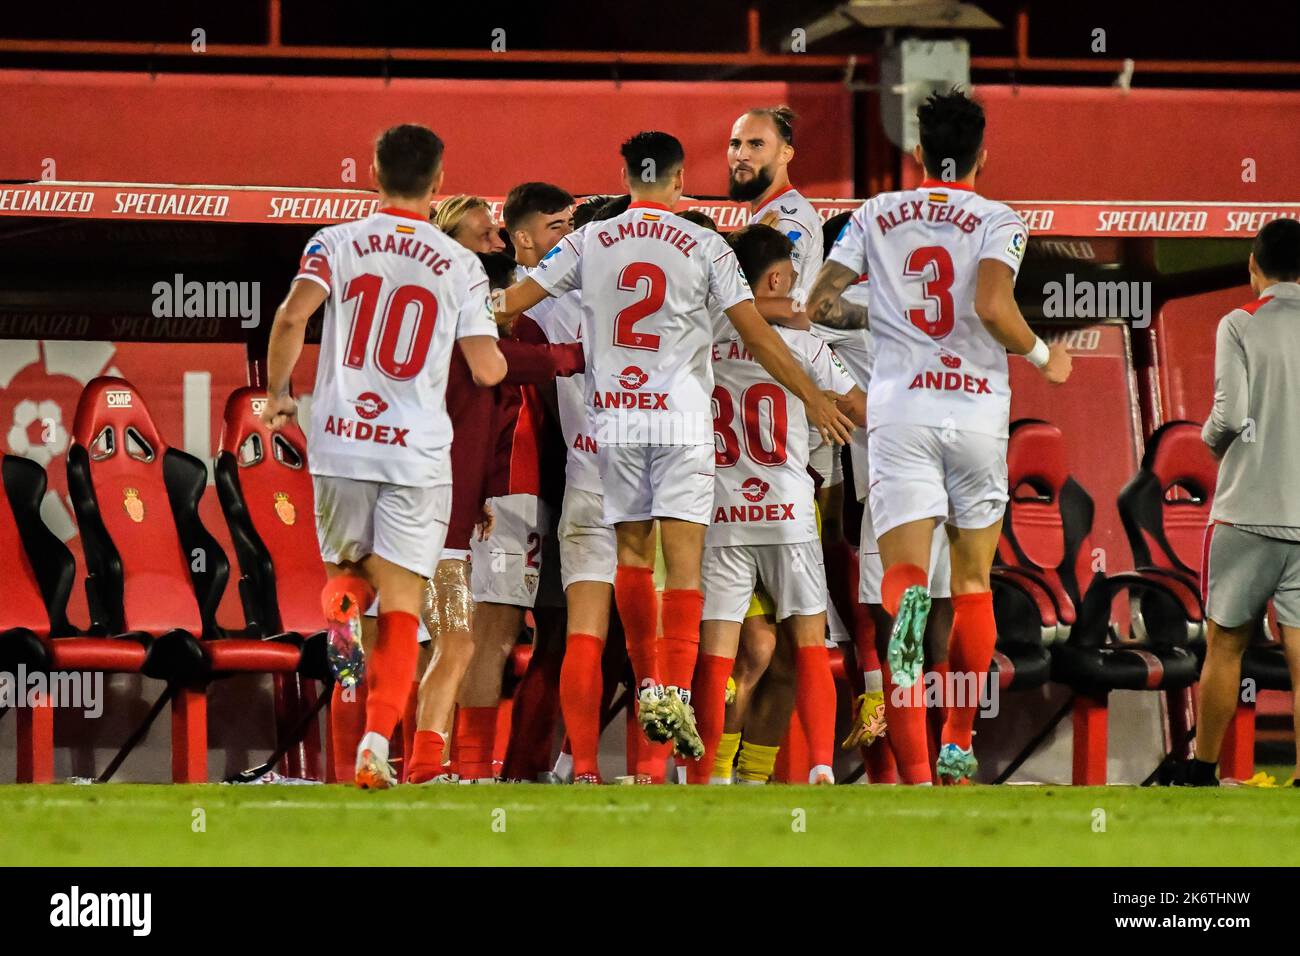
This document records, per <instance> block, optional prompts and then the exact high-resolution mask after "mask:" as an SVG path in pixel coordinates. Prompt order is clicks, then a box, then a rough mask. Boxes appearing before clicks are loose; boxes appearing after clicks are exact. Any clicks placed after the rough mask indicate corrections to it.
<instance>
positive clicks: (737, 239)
mask: <svg viewBox="0 0 1300 956" xmlns="http://www.w3.org/2000/svg"><path fill="white" fill-rule="evenodd" d="M727 242H729V243H730V244H731V248H732V250H733V251H734V252H735V253H736V259H737V261H738V262H739V263H740V270H741V271H742V272H744V273H745V279H746V281H748V282H749V284H750V285H751V286H752V285H753V284H754V283H755V282H757V281H758V280H759V279H761V278H763V274H764V273H765V272H767V270H768V269H770V268H772V266H774V265H776V264H777V263H778V262H788V261H789V260H790V257H791V256H792V255H794V243H793V242H791V241H790V239H789V237H787V236H785V235H783V234H782V233H781V232H780V231H779V230H777V229H773V228H772V227H771V226H765V225H763V224H762V223H761V222H756V223H753V224H752V225H748V226H746V227H745V228H743V229H737V230H736V231H735V232H733V233H732V234H731V235H729V236H727Z"/></svg>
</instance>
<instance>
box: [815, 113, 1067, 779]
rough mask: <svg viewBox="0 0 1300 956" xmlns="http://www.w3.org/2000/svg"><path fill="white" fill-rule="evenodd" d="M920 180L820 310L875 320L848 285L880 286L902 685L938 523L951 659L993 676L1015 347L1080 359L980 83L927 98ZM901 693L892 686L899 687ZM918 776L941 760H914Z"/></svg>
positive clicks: (953, 759) (877, 375)
mask: <svg viewBox="0 0 1300 956" xmlns="http://www.w3.org/2000/svg"><path fill="white" fill-rule="evenodd" d="M917 117H918V119H919V121H920V143H919V144H918V145H917V147H916V149H915V151H914V154H913V155H914V156H915V158H916V160H917V161H918V162H919V163H921V165H922V166H923V167H924V169H925V172H926V176H927V178H926V179H925V180H924V181H923V182H922V183H921V184H920V186H919V187H917V188H915V189H910V190H903V191H901V192H893V193H882V194H881V195H879V196H876V197H874V198H872V199H869V200H868V201H867V202H866V203H864V204H863V205H862V207H861V208H860V209H858V211H857V212H855V213H854V214H853V217H852V218H851V219H850V220H849V224H848V227H847V228H846V229H845V230H844V232H843V233H842V234H841V236H840V238H839V240H838V241H837V242H836V244H835V246H834V248H833V249H832V250H831V254H830V256H829V257H828V259H827V261H826V263H825V265H823V266H822V269H821V272H820V273H819V274H818V276H817V279H816V281H815V283H814V284H813V289H812V291H811V293H810V294H809V297H808V312H809V314H810V317H811V318H812V320H813V321H814V322H816V323H819V324H824V325H829V326H831V327H839V328H845V327H851V326H852V325H854V324H859V325H861V324H865V320H864V318H862V317H861V316H860V310H855V309H851V308H848V309H846V308H845V307H843V305H842V303H841V298H840V294H841V293H842V292H843V291H844V289H845V288H847V287H848V285H849V284H850V283H851V282H853V281H854V280H855V279H857V278H858V277H859V276H861V275H863V274H866V275H869V276H870V281H869V283H868V286H869V288H868V295H869V305H868V310H869V313H870V316H871V330H872V335H873V339H874V345H875V349H876V359H875V363H874V365H873V368H872V371H873V374H872V378H871V384H870V390H869V393H868V402H867V409H868V429H869V433H870V439H869V443H868V450H867V455H868V468H869V475H870V483H869V491H868V503H869V506H870V509H871V521H872V525H873V527H874V529H875V531H876V534H877V536H878V538H879V543H880V555H881V559H882V562H883V564H884V568H885V571H884V576H883V578H882V581H881V602H882V604H883V605H884V608H885V611H886V612H887V613H888V614H890V615H891V617H893V619H894V626H893V630H892V632H891V634H890V639H889V645H888V655H887V661H886V663H887V665H888V674H887V675H886V676H887V682H892V684H894V685H896V686H898V687H900V688H908V687H911V686H912V685H913V684H915V683H916V681H917V680H918V678H919V677H920V675H921V668H922V663H923V644H924V634H925V624H926V618H927V615H928V614H929V610H930V593H929V590H928V585H929V575H928V572H927V568H928V567H929V566H930V556H931V547H932V539H933V532H934V527H935V523H936V522H943V523H944V524H945V526H946V528H945V529H946V532H947V535H948V540H949V544H950V547H951V562H952V581H951V586H952V594H953V625H952V635H951V639H950V642H949V667H950V668H951V670H952V672H953V673H956V674H963V675H977V681H976V682H975V684H974V686H979V687H982V686H983V685H984V680H985V679H986V678H987V673H988V669H989V663H990V661H991V659H992V655H993V645H994V642H995V640H996V637H997V627H996V623H995V621H994V618H993V596H992V593H991V592H990V590H989V571H990V568H991V567H992V564H993V556H994V553H995V551H996V548H997V541H998V535H999V534H1000V532H1001V528H1002V515H1003V512H1004V510H1005V507H1006V501H1007V470H1006V468H1007V466H1006V449H1007V424H1008V418H1009V415H1010V408H1011V389H1010V385H1009V382H1008V375H1007V353H1008V352H1011V353H1013V354H1016V355H1022V356H1024V357H1025V358H1027V359H1028V360H1029V361H1030V362H1032V363H1033V365H1034V366H1035V367H1036V368H1038V369H1039V370H1040V371H1041V372H1042V373H1043V375H1044V377H1046V379H1047V380H1048V381H1049V382H1051V383H1053V384H1060V383H1062V382H1064V381H1065V380H1066V379H1067V378H1068V377H1069V374H1070V355H1069V353H1068V352H1067V351H1066V350H1065V349H1064V347H1062V346H1060V345H1056V346H1053V347H1051V348H1050V349H1049V348H1048V346H1047V344H1046V343H1045V342H1043V340H1042V339H1040V338H1039V337H1038V336H1036V335H1035V334H1034V333H1033V331H1032V330H1030V328H1029V325H1028V323H1027V322H1026V321H1025V319H1024V316H1023V315H1021V313H1020V309H1019V307H1018V306H1017V305H1016V299H1015V279H1016V274H1017V272H1018V271H1019V269H1020V262H1021V259H1022V258H1023V256H1024V252H1025V245H1026V243H1027V241H1028V231H1027V229H1026V227H1025V224H1024V223H1023V222H1022V221H1021V219H1020V217H1019V216H1017V215H1016V213H1015V212H1014V211H1013V210H1011V209H1010V208H1009V207H1007V206H1005V205H1003V204H1002V203H998V202H994V201H992V200H989V199H985V198H984V197H982V196H980V195H979V194H978V193H976V192H975V178H976V176H977V175H978V173H979V171H980V168H981V167H982V166H983V165H984V163H985V161H986V159H987V156H988V153H987V151H986V150H985V149H984V147H983V140H984V111H983V110H982V109H981V108H980V107H979V105H978V104H976V103H975V102H974V101H973V100H971V99H970V98H969V97H968V96H966V95H965V94H964V93H962V92H960V91H958V90H953V91H951V92H949V93H933V94H931V95H930V97H929V98H927V100H926V101H925V103H924V104H922V106H921V107H920V108H919V109H918V110H917ZM888 690H889V692H890V693H892V687H891V688H888ZM949 703H950V706H949V708H948V714H947V717H946V719H945V721H944V727H943V733H942V738H941V746H940V753H939V760H938V763H937V767H936V770H937V772H938V774H939V775H940V776H941V777H943V778H946V779H948V780H950V781H954V782H956V781H960V780H963V779H969V778H971V777H973V775H974V773H975V771H976V769H977V764H976V761H975V756H974V754H973V752H972V747H971V738H972V733H973V728H974V722H975V715H976V713H977V711H978V709H979V702H978V700H959V701H950V702H949ZM899 773H900V774H901V775H902V777H903V779H904V780H905V781H908V782H921V781H922V780H924V779H926V778H928V775H929V765H928V761H926V763H925V764H924V765H921V764H920V763H919V761H918V762H916V763H912V764H908V765H900V766H899Z"/></svg>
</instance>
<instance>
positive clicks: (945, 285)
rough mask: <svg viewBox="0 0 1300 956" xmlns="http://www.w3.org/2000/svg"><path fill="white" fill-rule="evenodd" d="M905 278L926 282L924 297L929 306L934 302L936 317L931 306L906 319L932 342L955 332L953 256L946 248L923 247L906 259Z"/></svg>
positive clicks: (916, 310) (912, 312)
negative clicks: (915, 278)
mask: <svg viewBox="0 0 1300 956" xmlns="http://www.w3.org/2000/svg"><path fill="white" fill-rule="evenodd" d="M903 275H905V276H919V277H922V278H924V279H925V284H924V285H923V286H922V287H921V294H922V295H924V296H925V298H926V299H927V300H928V303H931V302H932V303H934V305H935V307H936V308H937V310H938V313H939V314H938V317H937V318H934V319H932V318H930V307H929V304H928V303H927V305H925V306H923V307H921V308H919V309H908V310H907V319H908V321H909V322H911V323H912V324H913V325H915V326H916V327H917V328H918V329H920V330H921V331H922V332H924V333H925V334H926V335H928V336H930V338H932V339H941V338H943V337H944V336H945V335H947V334H948V333H949V332H951V331H952V326H953V320H954V313H953V306H952V292H951V291H950V290H951V289H952V256H950V255H948V250H947V249H945V248H944V247H943V246H922V247H921V248H920V249H914V250H913V251H912V254H911V255H909V256H908V257H907V264H906V265H905V266H904V267H903Z"/></svg>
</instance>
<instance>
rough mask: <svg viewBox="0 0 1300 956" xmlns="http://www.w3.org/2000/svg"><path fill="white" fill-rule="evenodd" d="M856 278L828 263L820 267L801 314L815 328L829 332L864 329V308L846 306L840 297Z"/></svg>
mask: <svg viewBox="0 0 1300 956" xmlns="http://www.w3.org/2000/svg"><path fill="white" fill-rule="evenodd" d="M857 277H858V274H857V273H856V272H855V271H854V270H852V269H850V268H849V267H848V266H845V265H842V264H840V263H838V262H836V261H835V260H834V259H827V260H826V261H825V262H824V263H822V267H821V271H820V272H818V273H817V278H816V279H814V280H813V286H812V289H811V290H809V292H808V304H807V305H805V306H804V311H805V312H807V313H808V318H810V319H811V320H812V321H813V324H814V325H825V326H827V327H829V328H832V329H865V328H868V324H867V309H866V307H865V306H861V305H854V304H853V303H852V302H845V301H844V299H843V298H841V293H842V292H843V291H844V290H845V289H847V288H848V287H849V286H850V285H851V284H852V283H853V281H854V280H855V279H857Z"/></svg>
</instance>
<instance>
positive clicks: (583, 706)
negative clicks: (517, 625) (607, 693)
mask: <svg viewBox="0 0 1300 956" xmlns="http://www.w3.org/2000/svg"><path fill="white" fill-rule="evenodd" d="M604 652H605V642H604V641H602V640H601V639H600V638H598V637H596V636H595V635H592V634H570V635H569V637H568V643H567V644H566V645H565V649H564V664H563V666H562V667H561V668H560V710H561V711H563V713H564V728H565V730H567V731H568V733H569V744H570V746H571V747H572V748H573V750H572V753H573V774H574V776H575V777H576V776H578V775H580V774H584V773H594V774H599V773H600V764H599V761H598V759H597V757H598V754H599V752H600V698H601V693H602V692H603V691H604V680H603V679H602V676H601V671H600V658H601V655H602V654H603V653H604Z"/></svg>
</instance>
